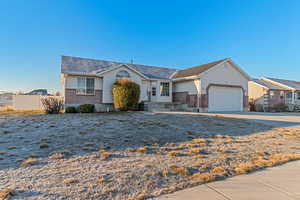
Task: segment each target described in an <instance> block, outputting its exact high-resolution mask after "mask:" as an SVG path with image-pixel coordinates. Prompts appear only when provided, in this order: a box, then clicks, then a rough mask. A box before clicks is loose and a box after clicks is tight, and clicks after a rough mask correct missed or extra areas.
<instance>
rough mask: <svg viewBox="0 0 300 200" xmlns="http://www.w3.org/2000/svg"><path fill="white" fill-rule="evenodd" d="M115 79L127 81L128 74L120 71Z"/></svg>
mask: <svg viewBox="0 0 300 200" xmlns="http://www.w3.org/2000/svg"><path fill="white" fill-rule="evenodd" d="M116 78H117V79H129V78H130V74H129V73H128V72H127V71H126V70H121V71H119V72H118V73H117V75H116Z"/></svg>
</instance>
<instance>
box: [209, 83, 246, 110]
mask: <svg viewBox="0 0 300 200" xmlns="http://www.w3.org/2000/svg"><path fill="white" fill-rule="evenodd" d="M208 111H209V112H218V111H243V91H242V89H241V88H232V87H217V86H212V87H210V88H209V90H208Z"/></svg>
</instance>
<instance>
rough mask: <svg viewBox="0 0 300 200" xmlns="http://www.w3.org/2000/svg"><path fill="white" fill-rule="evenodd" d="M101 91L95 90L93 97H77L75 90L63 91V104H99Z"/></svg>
mask: <svg viewBox="0 0 300 200" xmlns="http://www.w3.org/2000/svg"><path fill="white" fill-rule="evenodd" d="M102 94H103V93H102V90H95V95H77V94H76V89H66V90H65V104H101V103H102Z"/></svg>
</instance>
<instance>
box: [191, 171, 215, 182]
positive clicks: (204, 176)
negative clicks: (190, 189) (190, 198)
mask: <svg viewBox="0 0 300 200" xmlns="http://www.w3.org/2000/svg"><path fill="white" fill-rule="evenodd" d="M191 179H192V180H196V181H199V180H200V181H202V182H205V183H207V182H211V181H214V180H215V177H214V176H213V175H212V174H211V173H195V174H193V175H192V176H191Z"/></svg>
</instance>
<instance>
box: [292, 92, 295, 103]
mask: <svg viewBox="0 0 300 200" xmlns="http://www.w3.org/2000/svg"><path fill="white" fill-rule="evenodd" d="M292 104H295V91H292Z"/></svg>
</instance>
